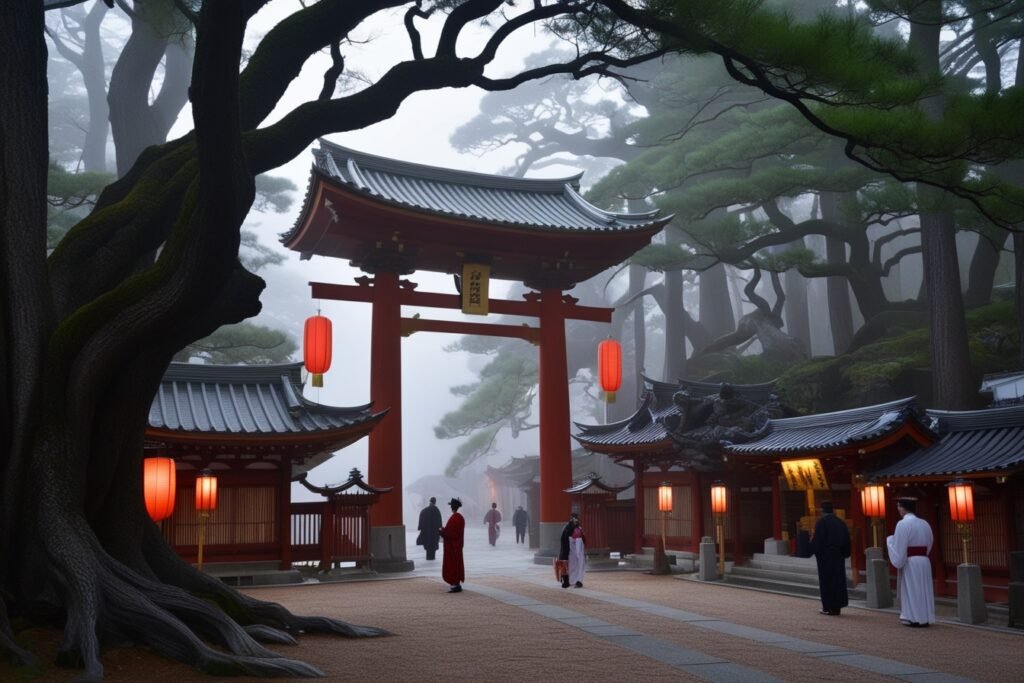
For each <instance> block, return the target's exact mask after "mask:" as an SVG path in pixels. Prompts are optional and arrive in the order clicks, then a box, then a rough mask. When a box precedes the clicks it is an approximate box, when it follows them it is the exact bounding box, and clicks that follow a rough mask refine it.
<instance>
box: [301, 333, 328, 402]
mask: <svg viewBox="0 0 1024 683" xmlns="http://www.w3.org/2000/svg"><path fill="white" fill-rule="evenodd" d="M302 352H303V360H304V363H305V365H306V371H307V372H309V374H311V375H312V376H313V386H314V387H322V386H323V385H324V373H325V372H327V371H328V370H330V369H331V321H330V319H328V318H325V317H323V316H322V315H314V316H312V317H311V318H307V319H306V329H305V334H304V335H303V340H302Z"/></svg>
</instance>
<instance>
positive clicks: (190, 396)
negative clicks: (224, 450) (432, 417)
mask: <svg viewBox="0 0 1024 683" xmlns="http://www.w3.org/2000/svg"><path fill="white" fill-rule="evenodd" d="M301 370H302V364H301V363H289V364H284V365H199V364H190V363H172V364H171V366H170V367H169V368H168V370H167V372H166V373H165V374H164V377H163V380H162V381H161V383H160V388H159V389H158V390H157V393H156V396H155V397H154V398H153V403H152V404H151V406H150V408H149V426H150V427H151V428H153V429H166V430H171V431H178V432H191V433H206V434H237V435H242V436H244V435H251V436H267V435H303V434H306V435H315V434H317V433H324V432H331V431H336V430H339V429H345V428H348V427H353V426H356V425H360V424H364V423H368V422H375V421H377V420H379V419H380V418H381V417H383V414H384V413H373V412H371V405H370V404H367V405H363V406H356V407H351V408H336V407H332V406H325V405H320V404H318V403H314V402H312V401H309V400H307V399H306V398H304V397H303V396H302V389H301V386H302V382H301Z"/></svg>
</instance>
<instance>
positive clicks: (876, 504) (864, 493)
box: [860, 484, 885, 517]
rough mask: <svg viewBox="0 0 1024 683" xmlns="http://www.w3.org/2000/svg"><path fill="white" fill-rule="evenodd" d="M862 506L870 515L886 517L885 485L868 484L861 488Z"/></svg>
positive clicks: (865, 512) (866, 513)
mask: <svg viewBox="0 0 1024 683" xmlns="http://www.w3.org/2000/svg"><path fill="white" fill-rule="evenodd" d="M860 506H861V508H863V509H864V514H865V515H867V516H868V517H885V487H884V486H881V485H879V484H868V485H867V486H865V487H864V488H862V489H861V490H860Z"/></svg>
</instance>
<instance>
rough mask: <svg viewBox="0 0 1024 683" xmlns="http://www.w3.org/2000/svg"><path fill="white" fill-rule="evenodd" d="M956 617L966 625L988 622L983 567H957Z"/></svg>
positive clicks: (974, 565) (970, 565) (973, 565)
mask: <svg viewBox="0 0 1024 683" xmlns="http://www.w3.org/2000/svg"><path fill="white" fill-rule="evenodd" d="M956 616H957V619H959V620H960V621H962V622H964V623H965V624H981V623H984V622H986V621H988V610H987V609H985V591H984V589H983V588H982V586H981V567H979V566H978V565H976V564H961V565H957V568H956Z"/></svg>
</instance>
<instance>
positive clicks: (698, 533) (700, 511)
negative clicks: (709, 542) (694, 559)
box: [690, 473, 704, 553]
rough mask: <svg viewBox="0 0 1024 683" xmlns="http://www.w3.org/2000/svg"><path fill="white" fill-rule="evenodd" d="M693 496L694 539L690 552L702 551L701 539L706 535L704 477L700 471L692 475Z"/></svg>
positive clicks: (691, 503) (691, 499)
mask: <svg viewBox="0 0 1024 683" xmlns="http://www.w3.org/2000/svg"><path fill="white" fill-rule="evenodd" d="M691 481H692V485H693V496H692V497H691V498H690V501H691V502H690V505H691V507H692V509H693V512H692V514H693V541H692V544H693V545H692V547H691V548H690V552H694V553H699V552H700V539H701V538H703V537H704V477H702V476H701V475H700V474H699V473H695V474H693V475H691Z"/></svg>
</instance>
